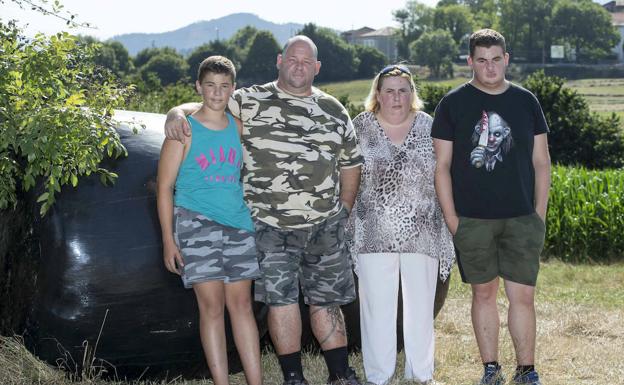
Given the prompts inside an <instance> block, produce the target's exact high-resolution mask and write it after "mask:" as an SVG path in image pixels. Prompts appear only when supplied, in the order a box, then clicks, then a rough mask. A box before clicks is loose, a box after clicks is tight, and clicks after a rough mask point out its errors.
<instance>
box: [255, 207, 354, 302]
mask: <svg viewBox="0 0 624 385" xmlns="http://www.w3.org/2000/svg"><path fill="white" fill-rule="evenodd" d="M348 216H349V214H348V213H347V210H345V209H342V210H341V211H340V212H339V213H338V214H336V215H334V216H333V217H330V218H328V219H327V220H325V221H324V222H322V223H319V224H317V225H314V226H312V227H310V228H307V229H295V230H291V229H280V228H276V227H273V226H270V225H267V224H265V223H262V222H256V247H257V249H258V260H259V262H260V270H261V271H262V278H259V279H258V280H256V283H255V299H256V301H260V302H264V303H266V304H268V305H274V306H276V305H290V304H293V303H297V302H298V300H299V284H301V290H302V292H303V296H304V300H305V303H306V304H308V305H317V306H333V305H344V304H347V303H349V302H352V301H353V300H355V285H354V281H353V272H352V270H351V263H350V261H349V252H348V249H347V247H346V245H345V239H344V233H345V228H344V227H345V223H346V221H347V218H348Z"/></svg>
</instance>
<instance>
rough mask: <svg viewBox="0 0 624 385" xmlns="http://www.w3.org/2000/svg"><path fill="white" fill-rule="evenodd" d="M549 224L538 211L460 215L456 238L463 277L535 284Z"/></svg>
mask: <svg viewBox="0 0 624 385" xmlns="http://www.w3.org/2000/svg"><path fill="white" fill-rule="evenodd" d="M545 232H546V227H545V226H544V221H542V218H540V217H539V216H538V215H537V214H536V213H533V214H529V215H523V216H520V217H515V218H506V219H478V218H467V217H460V218H459V225H458V226H457V231H456V232H455V236H454V238H453V241H454V243H455V247H456V248H457V250H459V253H458V255H457V265H458V267H459V272H460V274H461V277H462V280H463V281H464V282H467V283H471V284H481V283H487V282H490V281H491V280H493V279H494V278H496V277H497V276H500V277H502V278H503V279H505V280H509V281H512V282H517V283H521V284H524V285H529V286H535V283H536V281H537V273H538V271H539V258H540V253H541V252H542V248H543V247H544V235H545Z"/></svg>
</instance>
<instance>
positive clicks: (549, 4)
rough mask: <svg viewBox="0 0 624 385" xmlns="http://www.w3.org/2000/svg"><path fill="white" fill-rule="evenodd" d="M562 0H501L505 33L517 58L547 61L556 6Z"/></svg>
mask: <svg viewBox="0 0 624 385" xmlns="http://www.w3.org/2000/svg"><path fill="white" fill-rule="evenodd" d="M556 1H559V0H501V2H500V8H501V17H500V23H501V33H502V34H503V35H504V36H505V39H506V40H507V46H508V47H507V48H508V50H509V52H511V54H512V55H513V56H514V57H515V58H516V59H520V58H524V59H525V60H528V61H534V62H545V61H546V58H547V55H548V52H549V50H550V45H551V41H552V38H551V16H552V8H553V6H554V4H555V2H556Z"/></svg>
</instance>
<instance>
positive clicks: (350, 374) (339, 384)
mask: <svg viewBox="0 0 624 385" xmlns="http://www.w3.org/2000/svg"><path fill="white" fill-rule="evenodd" d="M327 385H362V384H361V383H360V380H358V378H357V375H356V374H355V370H354V369H353V368H349V369H347V372H346V373H345V377H344V378H338V379H336V380H333V381H329V380H327Z"/></svg>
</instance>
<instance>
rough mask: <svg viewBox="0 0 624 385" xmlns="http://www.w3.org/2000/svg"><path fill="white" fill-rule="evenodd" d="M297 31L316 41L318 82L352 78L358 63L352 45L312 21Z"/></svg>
mask: <svg viewBox="0 0 624 385" xmlns="http://www.w3.org/2000/svg"><path fill="white" fill-rule="evenodd" d="M299 33H300V34H302V35H306V36H307V37H309V38H310V39H312V40H313V41H314V43H316V46H317V48H318V59H319V60H320V61H321V63H322V67H321V72H320V73H319V75H318V76H317V80H318V81H319V82H331V81H336V80H348V79H353V77H354V76H355V74H356V73H357V71H358V67H359V65H360V61H359V59H358V57H357V54H356V51H355V47H354V46H352V45H350V44H347V43H346V42H345V41H344V40H342V39H341V38H340V36H338V35H337V34H336V33H335V32H333V31H332V30H330V29H327V28H319V27H317V26H316V25H314V24H312V23H310V24H306V25H304V27H303V29H302V30H301V31H299Z"/></svg>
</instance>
